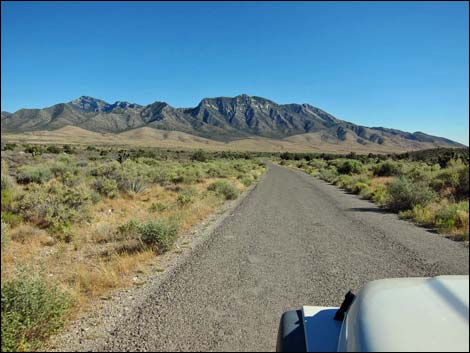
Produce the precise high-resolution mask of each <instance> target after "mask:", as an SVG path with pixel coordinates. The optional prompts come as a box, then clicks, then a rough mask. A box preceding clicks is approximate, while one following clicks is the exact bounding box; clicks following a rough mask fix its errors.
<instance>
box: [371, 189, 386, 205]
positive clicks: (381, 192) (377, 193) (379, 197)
mask: <svg viewBox="0 0 470 353" xmlns="http://www.w3.org/2000/svg"><path fill="white" fill-rule="evenodd" d="M371 197H372V200H373V201H374V202H375V203H378V204H379V205H384V204H385V202H386V200H387V198H388V190H387V188H386V187H384V186H382V185H379V186H377V187H376V189H375V190H374V191H373V192H372V193H371Z"/></svg>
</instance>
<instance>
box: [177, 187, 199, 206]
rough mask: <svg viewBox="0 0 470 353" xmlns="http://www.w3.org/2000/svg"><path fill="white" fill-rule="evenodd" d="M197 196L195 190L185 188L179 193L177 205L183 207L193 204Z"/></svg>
mask: <svg viewBox="0 0 470 353" xmlns="http://www.w3.org/2000/svg"><path fill="white" fill-rule="evenodd" d="M196 195H197V191H196V189H195V188H186V189H183V190H181V191H180V192H179V194H178V198H177V202H178V204H179V205H181V206H184V205H187V204H190V203H192V202H194V200H195V198H196Z"/></svg>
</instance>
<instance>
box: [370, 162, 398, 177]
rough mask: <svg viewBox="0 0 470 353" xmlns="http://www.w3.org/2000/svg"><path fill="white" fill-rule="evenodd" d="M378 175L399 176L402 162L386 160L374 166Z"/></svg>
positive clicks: (374, 170) (375, 173)
mask: <svg viewBox="0 0 470 353" xmlns="http://www.w3.org/2000/svg"><path fill="white" fill-rule="evenodd" d="M373 172H374V175H376V176H398V175H401V173H402V166H401V164H399V163H397V162H394V161H385V162H382V163H380V164H377V165H375V166H374V167H373Z"/></svg>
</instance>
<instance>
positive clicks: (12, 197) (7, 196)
mask: <svg viewBox="0 0 470 353" xmlns="http://www.w3.org/2000/svg"><path fill="white" fill-rule="evenodd" d="M18 197H19V193H18V192H17V190H16V189H15V188H13V189H4V190H2V191H1V200H2V203H1V209H2V212H5V211H11V210H13V209H15V208H16V200H17V199H18Z"/></svg>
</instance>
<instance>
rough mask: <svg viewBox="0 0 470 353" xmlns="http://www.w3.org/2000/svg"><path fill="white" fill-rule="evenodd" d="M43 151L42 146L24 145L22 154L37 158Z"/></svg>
mask: <svg viewBox="0 0 470 353" xmlns="http://www.w3.org/2000/svg"><path fill="white" fill-rule="evenodd" d="M44 151H45V148H44V146H40V145H25V148H24V152H26V153H31V154H32V155H33V156H39V155H41V154H43V153H44Z"/></svg>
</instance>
